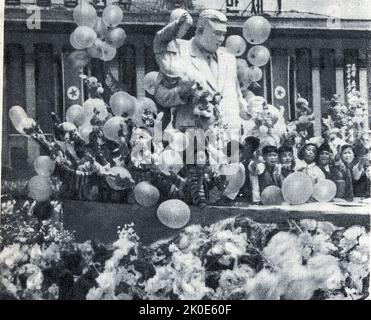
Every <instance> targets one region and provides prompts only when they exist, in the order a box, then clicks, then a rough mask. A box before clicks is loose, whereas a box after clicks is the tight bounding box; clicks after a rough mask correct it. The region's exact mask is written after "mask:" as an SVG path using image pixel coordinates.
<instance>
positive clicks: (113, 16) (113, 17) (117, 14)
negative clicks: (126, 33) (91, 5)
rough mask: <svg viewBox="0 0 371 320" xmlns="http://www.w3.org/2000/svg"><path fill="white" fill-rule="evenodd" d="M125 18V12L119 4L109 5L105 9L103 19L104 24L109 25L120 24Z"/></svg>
mask: <svg viewBox="0 0 371 320" xmlns="http://www.w3.org/2000/svg"><path fill="white" fill-rule="evenodd" d="M123 18H124V14H123V12H122V10H121V8H120V7H118V6H115V5H109V6H107V7H106V8H104V10H103V15H102V19H103V22H104V24H105V25H106V26H108V27H116V26H118V25H119V24H120V23H121V21H122V19H123Z"/></svg>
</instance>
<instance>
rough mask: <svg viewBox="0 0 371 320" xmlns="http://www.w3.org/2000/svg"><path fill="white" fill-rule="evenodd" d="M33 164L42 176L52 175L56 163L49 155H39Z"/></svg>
mask: <svg viewBox="0 0 371 320" xmlns="http://www.w3.org/2000/svg"><path fill="white" fill-rule="evenodd" d="M33 165H34V169H35V171H36V172H37V174H38V175H39V176H42V177H50V176H51V175H52V174H53V172H54V170H55V163H54V161H53V160H52V159H51V158H50V157H48V156H39V157H37V158H36V159H35V161H34V163H33Z"/></svg>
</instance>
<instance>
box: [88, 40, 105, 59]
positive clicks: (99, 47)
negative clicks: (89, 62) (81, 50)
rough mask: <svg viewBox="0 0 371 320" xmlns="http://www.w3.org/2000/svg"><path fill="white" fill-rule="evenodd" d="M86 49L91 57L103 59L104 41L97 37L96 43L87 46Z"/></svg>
mask: <svg viewBox="0 0 371 320" xmlns="http://www.w3.org/2000/svg"><path fill="white" fill-rule="evenodd" d="M86 51H87V52H88V53H89V55H90V57H92V58H96V59H102V57H103V41H102V40H100V39H97V40H95V41H94V44H93V45H92V46H91V47H89V48H87V49H86Z"/></svg>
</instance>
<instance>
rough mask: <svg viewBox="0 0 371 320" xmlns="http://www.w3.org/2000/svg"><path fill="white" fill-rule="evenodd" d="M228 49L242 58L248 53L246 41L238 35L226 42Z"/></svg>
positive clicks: (230, 37)
mask: <svg viewBox="0 0 371 320" xmlns="http://www.w3.org/2000/svg"><path fill="white" fill-rule="evenodd" d="M225 47H226V49H227V50H228V51H229V52H230V53H232V54H233V55H234V56H236V57H240V56H242V55H243V54H244V52H245V51H246V41H245V40H244V38H242V37H240V36H238V35H232V36H229V37H228V38H227V40H226V41H225Z"/></svg>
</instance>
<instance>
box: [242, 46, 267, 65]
mask: <svg viewBox="0 0 371 320" xmlns="http://www.w3.org/2000/svg"><path fill="white" fill-rule="evenodd" d="M269 58H270V52H269V50H268V49H267V48H266V47H264V46H254V47H252V48H251V49H250V50H249V52H248V54H247V59H248V60H249V62H250V63H251V64H252V65H253V66H256V67H262V66H265V65H266V64H267V63H268V61H269Z"/></svg>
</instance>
